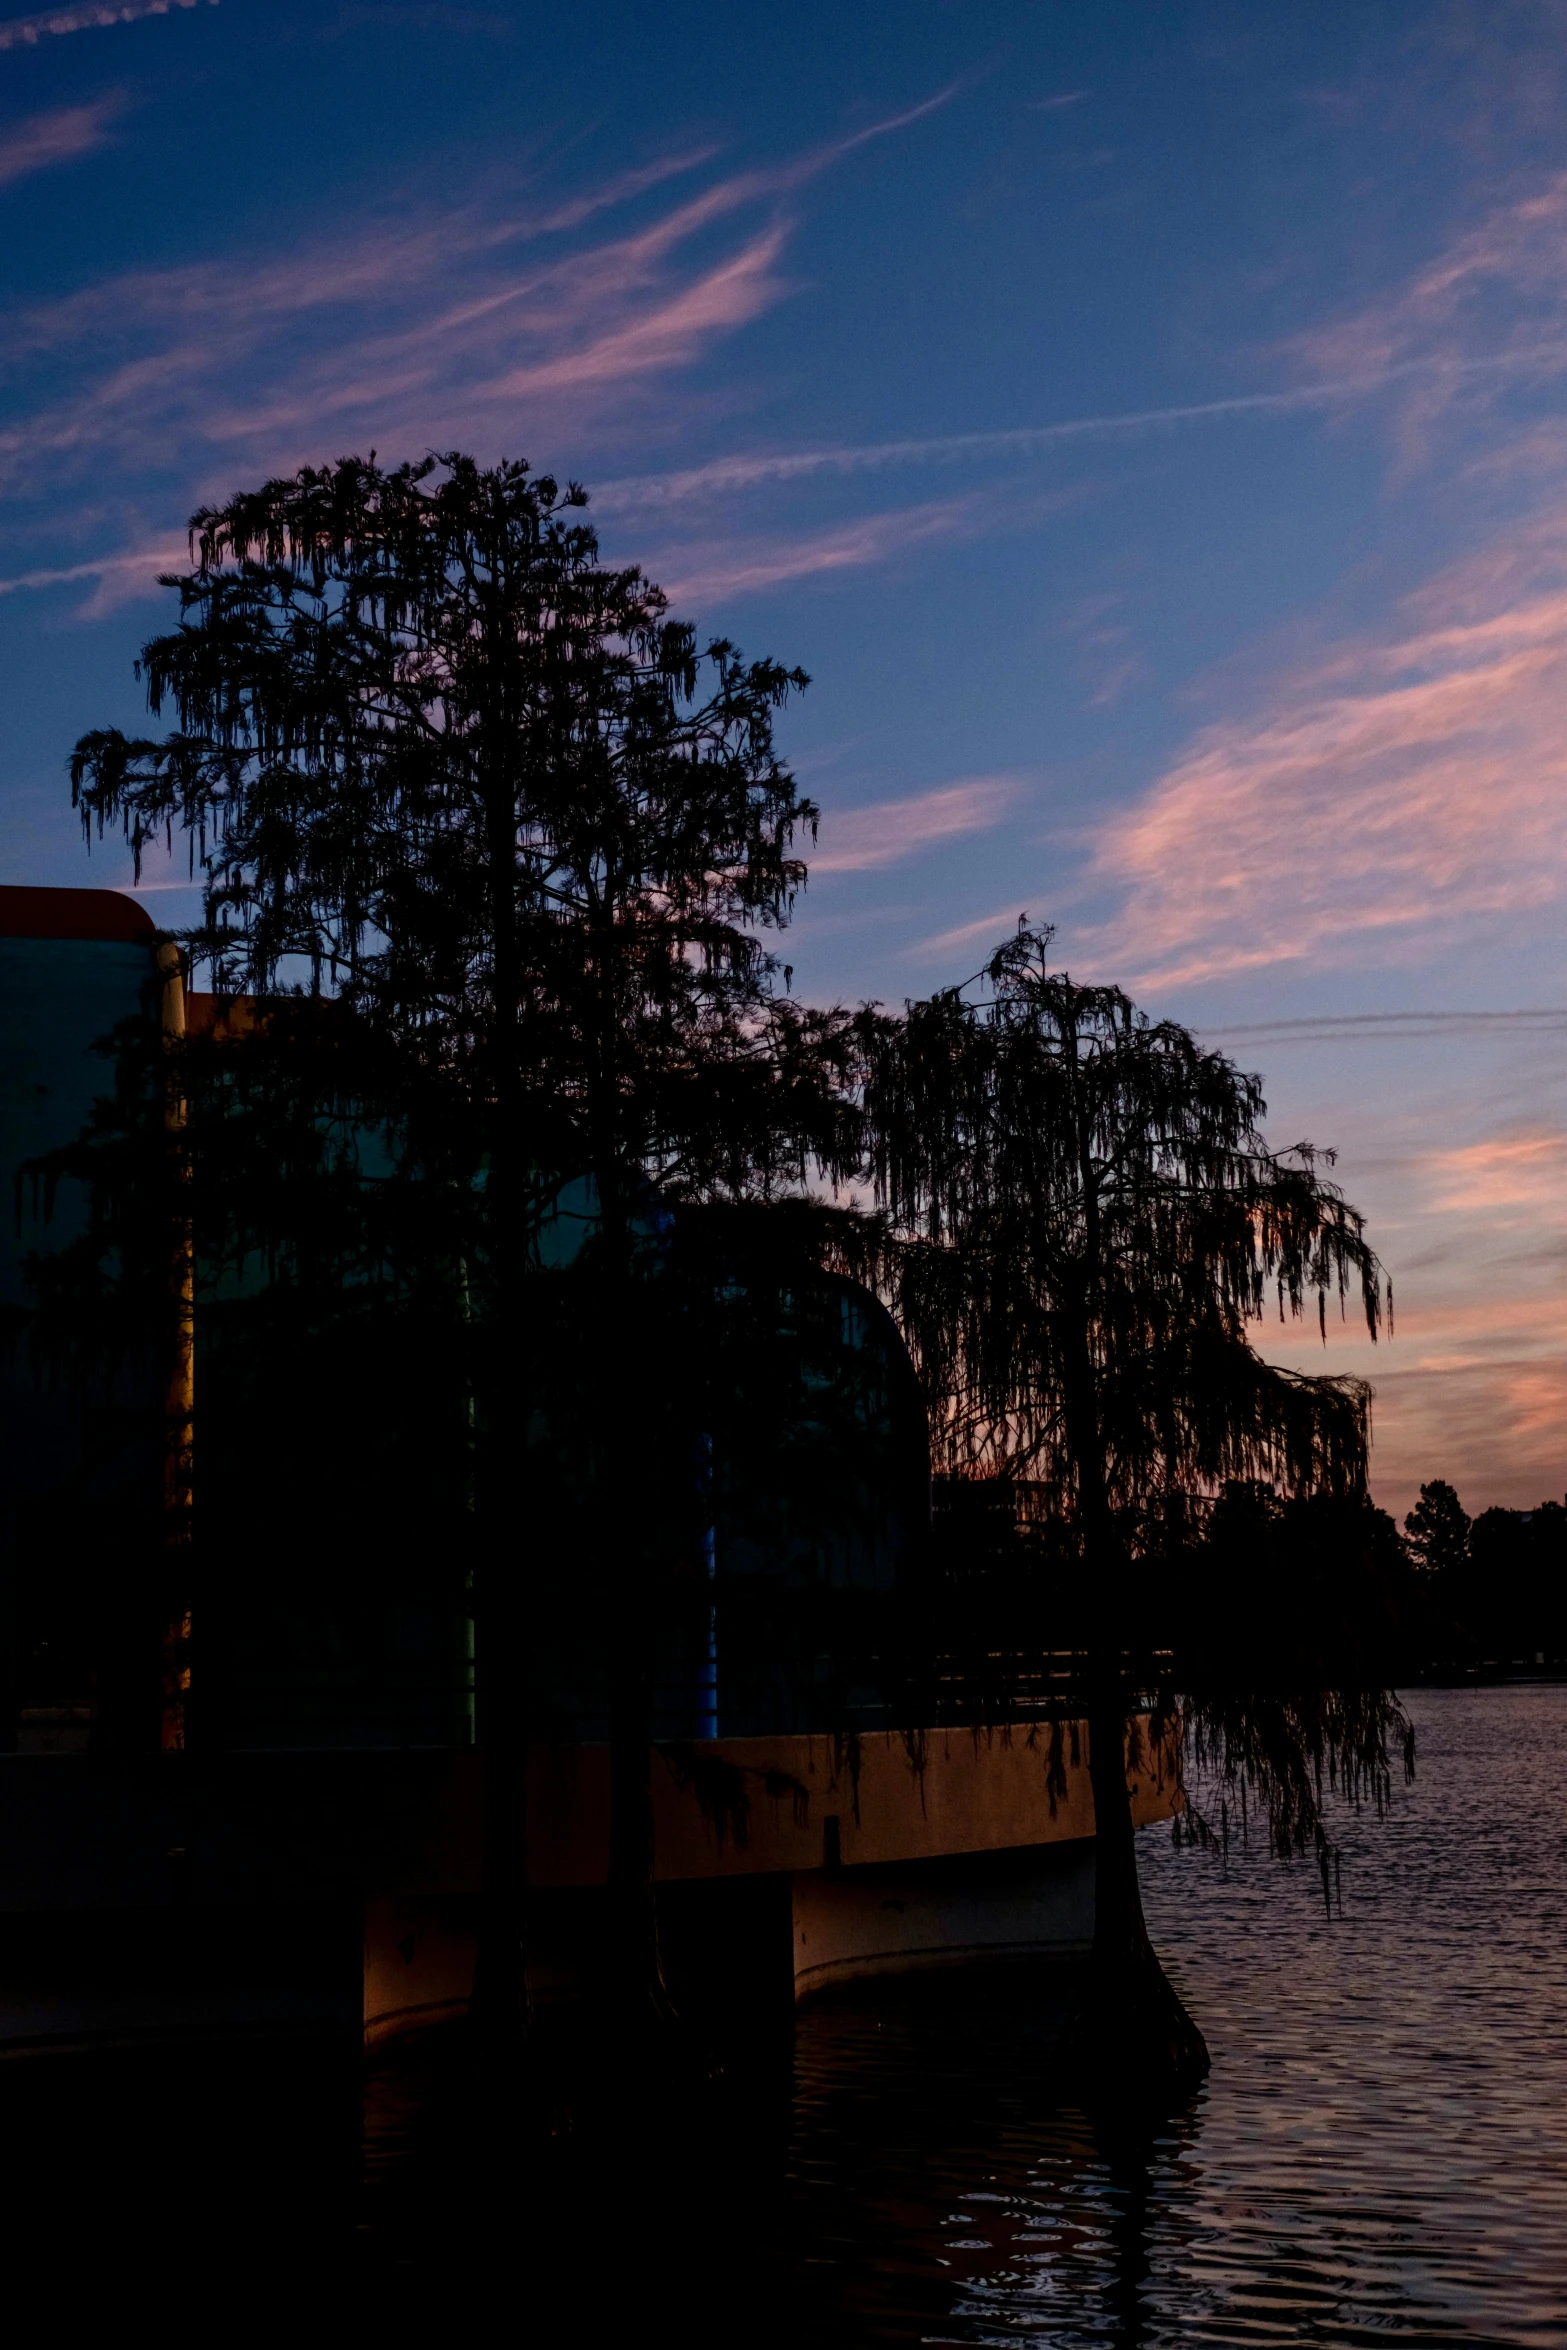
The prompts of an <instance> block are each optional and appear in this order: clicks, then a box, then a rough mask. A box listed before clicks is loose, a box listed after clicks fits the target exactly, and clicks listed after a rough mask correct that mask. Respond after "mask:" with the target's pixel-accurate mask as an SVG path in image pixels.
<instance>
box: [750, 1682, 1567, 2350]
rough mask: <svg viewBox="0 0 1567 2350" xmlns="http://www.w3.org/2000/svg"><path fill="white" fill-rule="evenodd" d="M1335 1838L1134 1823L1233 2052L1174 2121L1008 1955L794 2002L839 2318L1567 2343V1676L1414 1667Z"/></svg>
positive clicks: (865, 2338)
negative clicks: (894, 1984)
mask: <svg viewBox="0 0 1567 2350" xmlns="http://www.w3.org/2000/svg"><path fill="white" fill-rule="evenodd" d="M1410 1711H1411V1713H1412V1715H1413V1717H1414V1719H1415V1722H1416V1725H1417V1730H1418V1735H1419V1769H1418V1776H1417V1778H1416V1781H1415V1784H1414V1786H1413V1787H1411V1788H1409V1789H1408V1790H1400V1791H1399V1792H1398V1795H1397V1797H1396V1800H1395V1804H1394V1808H1393V1811H1392V1813H1391V1814H1390V1816H1389V1817H1388V1818H1387V1819H1385V1820H1383V1821H1380V1822H1379V1821H1377V1819H1376V1818H1375V1816H1374V1815H1367V1816H1363V1817H1361V1818H1359V1819H1356V1818H1354V1817H1353V1816H1350V1817H1349V1818H1347V1819H1346V1818H1344V1817H1343V1816H1342V1815H1341V1816H1340V1817H1339V1819H1338V1820H1337V1822H1336V1829H1337V1833H1338V1836H1339V1839H1340V1841H1341V1843H1342V1846H1343V1851H1344V1875H1343V1915H1342V1916H1339V1915H1335V1916H1334V1917H1333V1918H1332V1919H1331V1920H1330V1919H1329V1918H1328V1917H1327V1916H1326V1915H1325V1914H1324V1905H1323V1901H1322V1894H1321V1888H1320V1881H1319V1879H1318V1876H1317V1872H1316V1869H1315V1867H1314V1866H1312V1865H1305V1866H1300V1865H1297V1866H1294V1867H1290V1868H1285V1867H1281V1866H1280V1865H1279V1864H1278V1863H1277V1862H1276V1861H1274V1860H1272V1859H1271V1858H1270V1857H1269V1856H1268V1855H1267V1854H1266V1853H1265V1852H1259V1851H1256V1850H1252V1851H1249V1852H1242V1853H1235V1852H1233V1851H1232V1853H1231V1856H1230V1860H1229V1865H1228V1867H1227V1869H1223V1870H1221V1869H1220V1868H1219V1867H1218V1866H1216V1865H1215V1863H1214V1862H1213V1861H1212V1860H1211V1859H1209V1858H1207V1857H1205V1856H1203V1855H1200V1854H1196V1853H1191V1852H1184V1851H1176V1850H1175V1849H1173V1848H1172V1846H1171V1845H1170V1844H1169V1843H1168V1842H1167V1841H1166V1840H1164V1839H1163V1838H1162V1837H1161V1838H1159V1839H1158V1841H1155V1840H1154V1838H1153V1837H1152V1835H1151V1834H1150V1835H1149V1836H1147V1837H1145V1838H1144V1840H1143V1842H1142V1845H1141V1846H1140V1860H1141V1865H1142V1873H1143V1882H1144V1888H1145V1897H1146V1902H1147V1907H1148V1912H1149V1918H1150V1923H1151V1926H1152V1928H1153V1932H1154V1936H1155V1940H1156V1942H1157V1944H1158V1946H1159V1947H1160V1949H1161V1951H1162V1952H1163V1953H1164V1956H1165V1959H1166V1963H1167V1965H1168V1967H1169V1970H1170V1972H1171V1974H1172V1976H1173V1977H1174V1978H1175V1980H1176V1981H1177V1983H1178V1985H1179V1987H1180V1989H1181V1991H1182V1993H1183V1995H1184V1997H1185V1998H1186V2000H1187V2003H1188V2005H1189V2006H1190V2008H1191V2009H1192V2011H1193V2013H1194V2014H1195V2015H1196V2016H1197V2017H1198V2019H1199V2021H1200V2022H1201V2024H1202V2026H1203V2029H1204V2031H1205V2033H1206V2035H1207V2038H1208V2041H1209V2044H1210V2047H1211V2049H1212V2052H1213V2058H1214V2065H1213V2072H1212V2075H1211V2077H1210V2079H1209V2081H1208V2083H1207V2084H1206V2086H1205V2088H1204V2089H1203V2091H1202V2093H1201V2094H1200V2096H1199V2097H1198V2099H1197V2101H1196V2102H1195V2104H1194V2105H1193V2107H1192V2108H1191V2110H1190V2111H1189V2112H1188V2113H1187V2114H1185V2115H1184V2116H1182V2117H1181V2118H1180V2119H1179V2120H1178V2121H1177V2122H1175V2123H1174V2124H1172V2125H1170V2126H1168V2127H1166V2128H1164V2129H1161V2130H1158V2131H1154V2132H1150V2133H1148V2134H1146V2135H1142V2136H1139V2135H1137V2134H1135V2133H1134V2134H1132V2135H1129V2136H1128V2135H1123V2136H1121V2137H1120V2138H1119V2139H1116V2138H1106V2137H1104V2136H1103V2135H1096V2133H1095V2131H1094V2130H1093V2129H1092V2128H1091V2127H1090V2125H1089V2124H1088V2122H1087V2121H1086V2119H1085V2118H1084V2117H1083V2116H1082V2115H1080V2114H1077V2113H1074V2112H1072V2111H1071V2110H1069V2109H1062V2108H1060V2107H1059V2106H1058V2105H1056V2104H1055V2103H1054V2099H1053V2093H1052V2081H1051V2056H1052V2050H1051V2046H1050V2040H1051V2033H1050V2028H1049V2020H1048V2012H1047V2009H1046V2007H1045V2004H1044V2003H1043V2002H1038V2003H1034V2002H1031V2001H1030V1999H1029V1997H1028V1993H1027V1990H1026V1988H1025V1986H1024V1985H1022V1984H1021V1983H1016V1984H1013V1985H1011V1986H1008V1985H1007V1984H1005V1983H995V1984H991V1985H989V1986H988V1987H987V1992H986V1994H985V1995H984V1996H982V1997H980V1998H978V1999H974V1998H966V1997H965V1994H964V1992H963V1990H962V1988H961V1987H960V1986H959V1985H957V1984H956V1983H955V1982H953V1981H950V1980H949V1981H948V1982H947V1983H945V1984H943V1985H942V1986H941V1988H940V1995H939V1996H938V1997H935V1998H927V1999H923V2000H921V1999H918V1998H916V1999H915V2000H913V2001H909V2000H904V2001H901V2002H889V2001H885V2000H884V2001H883V2002H882V2003H880V2006H879V2009H877V2008H871V2007H868V2006H864V2007H856V2008H854V2009H852V2010H846V2011H842V2012H837V2013H833V2012H829V2011H825V2010H819V2011H816V2012H815V2013H807V2014H806V2015H805V2016H804V2017H802V2019H801V2024H800V2030H799V2037H798V2047H797V2060H796V2090H795V2107H794V2130H793V2138H792V2144H791V2152H790V2191H791V2195H792V2198H793V2201H794V2205H795V2209H796V2211H797V2214H798V2215H799V2219H800V2221H801V2223H802V2224H801V2228H800V2233H801V2239H802V2243H803V2247H804V2251H803V2255H802V2257H803V2258H804V2260H805V2261H807V2262H809V2263H811V2264H813V2267H814V2274H813V2280H812V2282H813V2291H812V2294H811V2296H810V2297H811V2298H812V2299H814V2300H815V2301H816V2302H817V2304H818V2305H819V2306H821V2307H822V2308H823V2309H824V2310H826V2311H831V2312H833V2313H834V2315H835V2316H836V2318H837V2320H838V2331H839V2333H840V2335H841V2338H842V2339H844V2340H845V2341H859V2342H865V2343H875V2342H883V2341H886V2342H898V2341H908V2342H914V2341H924V2342H932V2343H953V2344H964V2345H976V2346H977V2345H981V2344H1007V2345H1022V2344H1033V2345H1039V2346H1040V2350H1044V2346H1046V2345H1049V2346H1050V2350H1068V2346H1071V2350H1077V2346H1078V2345H1085V2346H1086V2345H1089V2344H1101V2343H1114V2344H1124V2345H1127V2346H1131V2345H1138V2346H1139V2350H1141V2346H1145V2345H1146V2346H1148V2350H1152V2346H1153V2345H1162V2344H1182V2345H1186V2344H1197V2343H1324V2344H1334V2345H1352V2344H1379V2345H1380V2344H1386V2343H1388V2342H1390V2341H1392V2342H1397V2341H1404V2342H1418V2343H1444V2342H1457V2343H1465V2344H1482V2343H1530V2344H1546V2343H1552V2344H1564V2343H1567V1688H1562V1687H1557V1686H1538V1685H1535V1686H1514V1687H1509V1688H1503V1689H1486V1690H1461V1691H1449V1690H1430V1691H1420V1692H1417V1693H1416V1694H1415V1696H1414V1697H1413V1698H1412V1700H1411V1701H1410Z"/></svg>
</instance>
